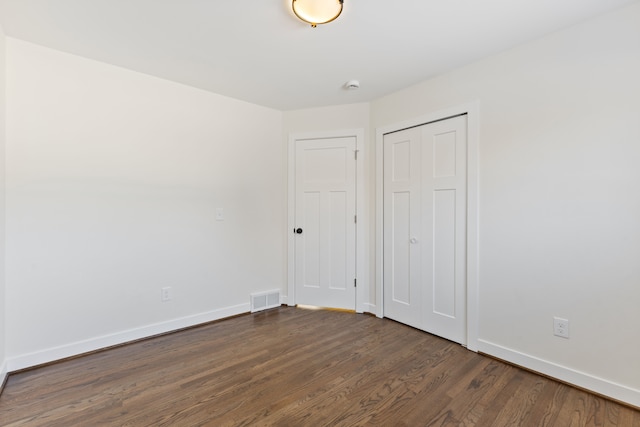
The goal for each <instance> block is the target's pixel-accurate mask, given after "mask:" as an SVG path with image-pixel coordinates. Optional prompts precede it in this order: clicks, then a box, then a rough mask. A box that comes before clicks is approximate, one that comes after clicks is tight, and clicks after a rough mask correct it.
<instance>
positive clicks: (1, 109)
mask: <svg viewBox="0 0 640 427" xmlns="http://www.w3.org/2000/svg"><path fill="white" fill-rule="evenodd" d="M5 44H6V39H5V36H4V33H3V32H2V27H0V385H1V384H2V383H3V382H4V379H5V377H6V373H7V366H6V363H5V360H6V350H5V349H6V346H5V341H6V333H5V329H6V321H5V310H6V299H5V275H4V273H5V264H4V255H5V253H4V250H5V239H4V215H5V210H4V173H5V162H4V154H5V134H6V132H5V106H6V96H5V69H6V60H5Z"/></svg>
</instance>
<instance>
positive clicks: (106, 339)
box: [3, 303, 251, 372]
mask: <svg viewBox="0 0 640 427" xmlns="http://www.w3.org/2000/svg"><path fill="white" fill-rule="evenodd" d="M250 310H251V306H250V304H249V303H246V304H239V305H235V306H231V307H225V308H221V309H217V310H212V311H208V312H205V313H198V314H194V315H191V316H185V317H181V318H178V319H173V320H169V321H166V322H160V323H155V324H153V325H148V326H143V327H140V328H135V329H129V330H126V331H122V332H116V333H114V334H109V335H104V336H101V337H96V338H91V339H88V340H84V341H78V342H74V343H70V344H65V345H62V346H59V347H53V348H48V349H45V350H41V351H37V352H34V353H29V354H23V355H20V356H16V357H12V358H10V359H8V360H7V361H6V363H5V366H4V367H3V369H4V370H5V371H8V372H13V371H19V370H21V369H26V368H31V367H33V366H38V365H42V364H44V363H50V362H54V361H56V360H60V359H65V358H67V357H72V356H78V355H80V354H84V353H89V352H92V351H96V350H100V349H103V348H107V347H111V346H114V345H119V344H124V343H127V342H131V341H136V340H139V339H143V338H148V337H152V336H154V335H159V334H164V333H167V332H171V331H175V330H178V329H183V328H188V327H191V326H196V325H199V324H202V323H207V322H212V321H214V320H219V319H224V318H225V317H230V316H236V315H238V314H242V313H248V312H249V311H250Z"/></svg>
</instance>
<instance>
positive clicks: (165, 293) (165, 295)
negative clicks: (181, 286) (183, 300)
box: [160, 286, 173, 302]
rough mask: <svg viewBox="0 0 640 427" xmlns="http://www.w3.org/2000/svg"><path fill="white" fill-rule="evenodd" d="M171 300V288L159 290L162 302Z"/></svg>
mask: <svg viewBox="0 0 640 427" xmlns="http://www.w3.org/2000/svg"><path fill="white" fill-rule="evenodd" d="M172 298H173V291H172V290H171V286H166V287H164V288H162V289H160V299H161V300H162V302H167V301H171V299H172Z"/></svg>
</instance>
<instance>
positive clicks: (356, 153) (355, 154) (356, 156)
mask: <svg viewBox="0 0 640 427" xmlns="http://www.w3.org/2000/svg"><path fill="white" fill-rule="evenodd" d="M358 151H360V150H353V154H354V157H355V159H356V160H358Z"/></svg>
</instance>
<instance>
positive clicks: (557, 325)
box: [553, 317, 569, 338]
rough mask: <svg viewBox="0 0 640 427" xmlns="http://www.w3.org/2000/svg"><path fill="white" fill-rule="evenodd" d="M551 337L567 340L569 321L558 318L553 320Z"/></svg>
mask: <svg viewBox="0 0 640 427" xmlns="http://www.w3.org/2000/svg"><path fill="white" fill-rule="evenodd" d="M553 335H555V336H557V337H562V338H569V321H568V320H567V319H561V318H560V317H554V318H553Z"/></svg>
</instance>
